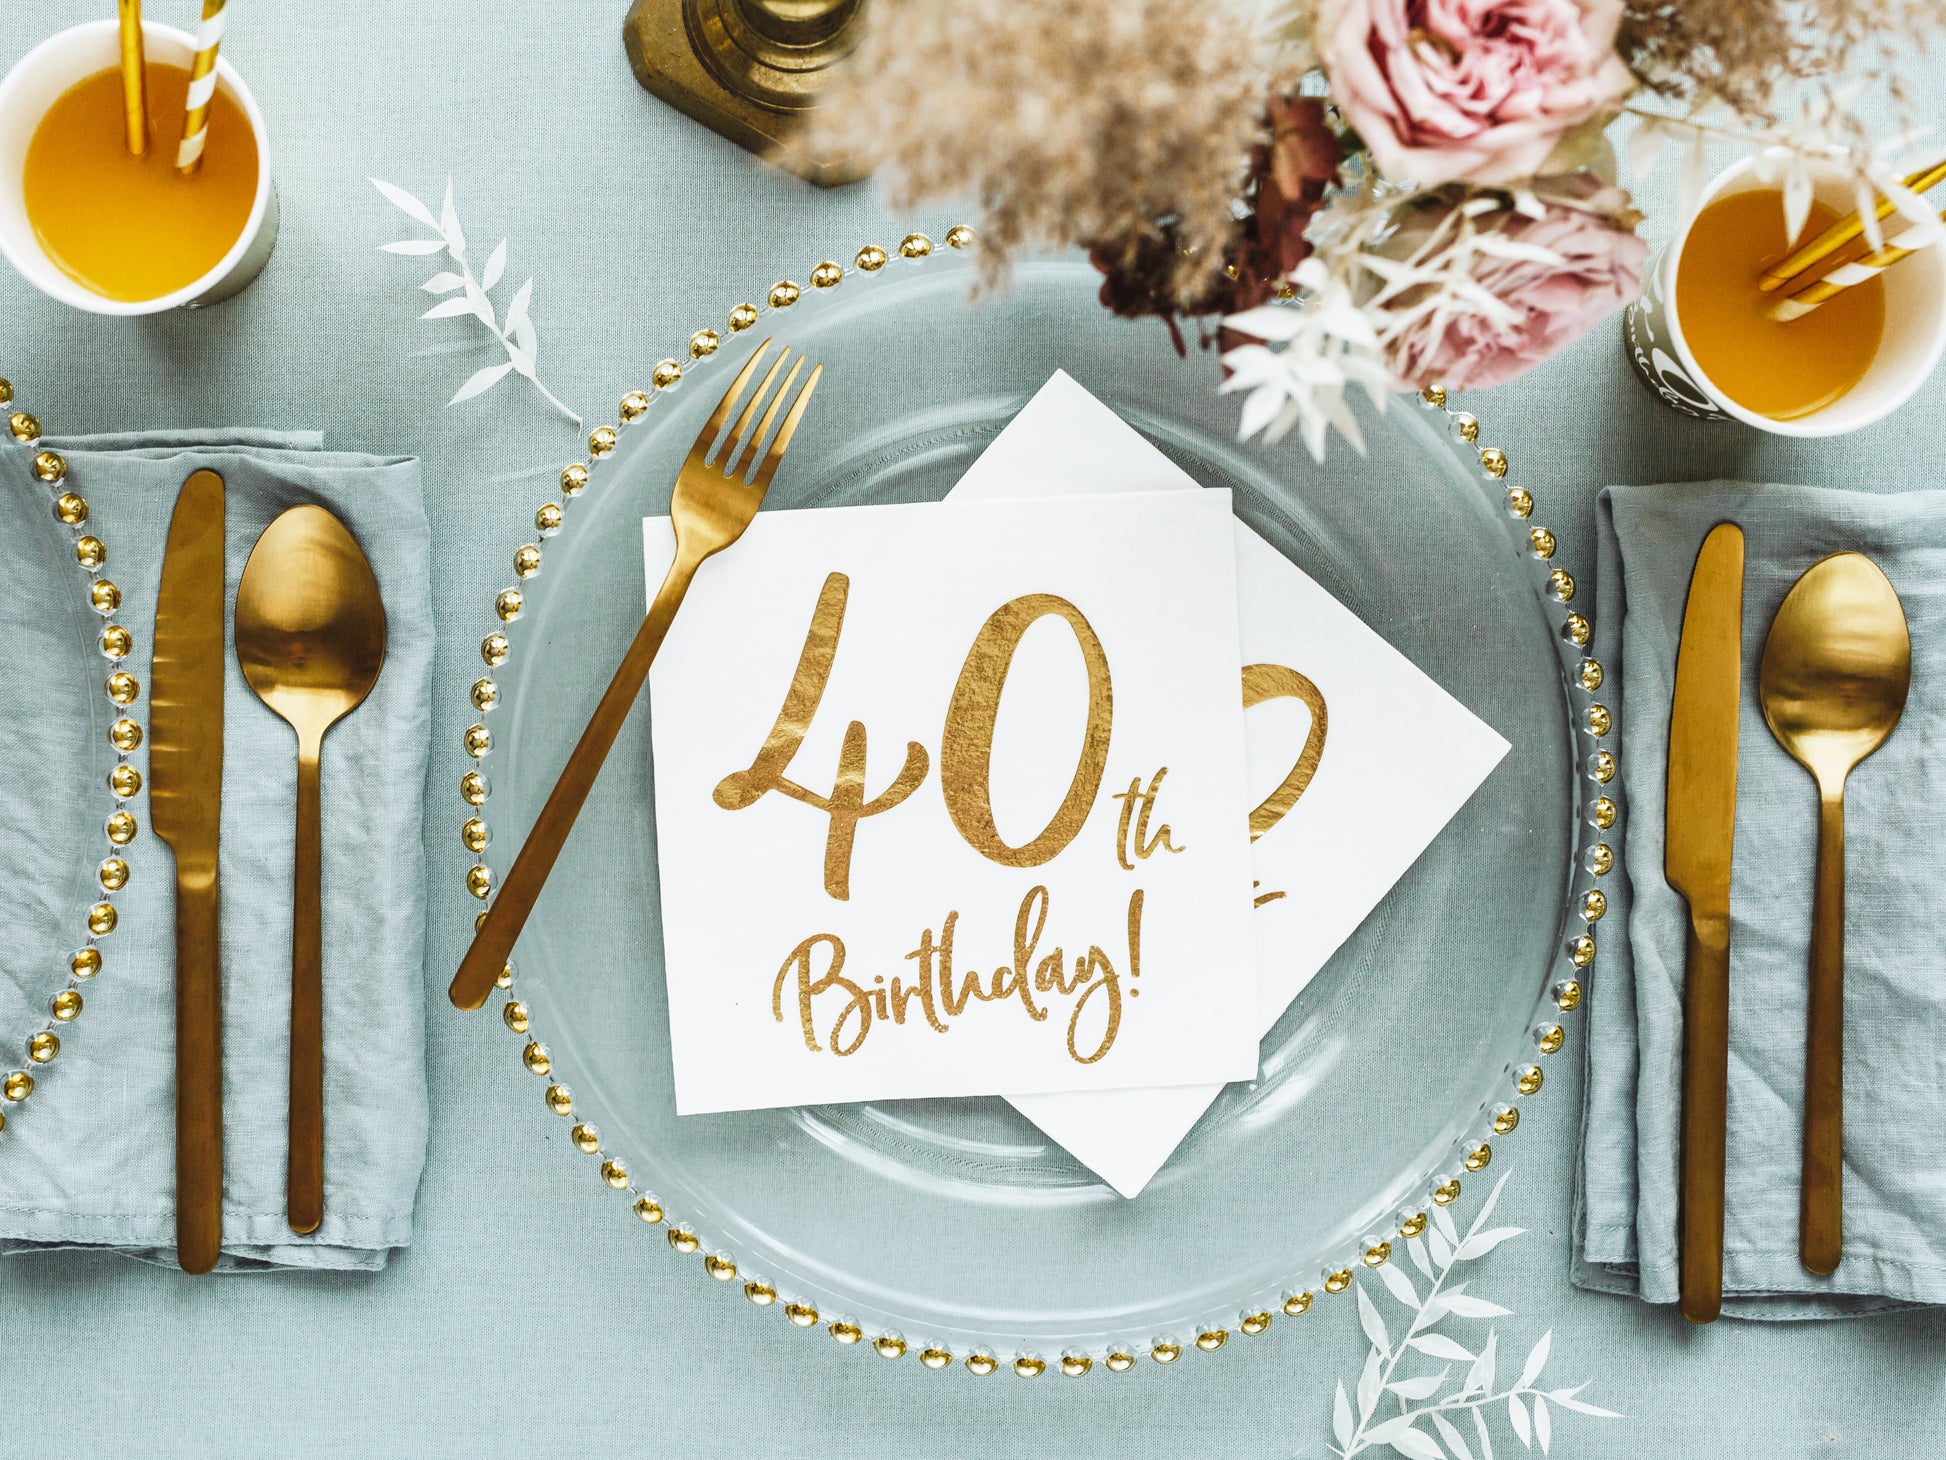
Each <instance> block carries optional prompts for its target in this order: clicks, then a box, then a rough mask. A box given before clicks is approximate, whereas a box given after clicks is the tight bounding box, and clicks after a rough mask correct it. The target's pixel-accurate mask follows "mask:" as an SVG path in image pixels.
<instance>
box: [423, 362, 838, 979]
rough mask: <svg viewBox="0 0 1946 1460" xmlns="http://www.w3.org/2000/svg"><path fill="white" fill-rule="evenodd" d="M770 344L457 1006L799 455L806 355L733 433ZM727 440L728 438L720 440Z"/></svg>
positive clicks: (691, 489) (506, 886) (813, 385)
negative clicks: (702, 600)
mask: <svg viewBox="0 0 1946 1460" xmlns="http://www.w3.org/2000/svg"><path fill="white" fill-rule="evenodd" d="M770 345H771V342H770V341H769V340H765V341H764V342H763V343H762V344H761V345H759V346H758V347H757V349H756V351H755V353H753V354H752V355H751V356H750V359H749V361H748V362H747V363H746V364H745V365H744V367H743V369H742V370H740V371H739V372H737V376H736V378H735V379H734V380H732V381H731V382H730V388H729V389H728V390H726V391H725V392H724V393H723V398H722V400H720V401H718V402H717V405H716V409H715V410H714V411H712V412H711V413H710V417H709V420H708V421H706V422H705V423H704V424H703V429H702V431H701V432H700V433H699V434H698V435H697V437H696V442H695V444H694V445H693V446H691V447H690V449H689V455H688V457H687V458H686V459H685V460H684V462H683V464H682V469H681V471H680V472H679V473H678V474H677V477H676V484H675V490H674V492H673V494H672V495H671V498H670V503H669V515H670V518H671V520H672V521H673V523H674V525H675V529H676V560H675V562H674V563H673V564H671V565H670V568H669V574H668V577H667V578H665V579H664V580H663V584H662V587H661V589H660V591H658V592H657V594H656V596H655V601H654V602H653V603H652V604H650V605H649V612H648V615H647V617H645V618H644V619H643V620H642V627H641V628H640V629H639V630H637V632H636V635H635V640H634V642H633V643H631V644H630V645H629V648H628V653H627V654H626V655H624V656H623V659H622V662H621V666H620V667H619V668H618V669H617V670H616V671H615V677H614V679H613V680H612V681H611V682H610V683H609V686H608V689H607V691H606V692H605V693H604V694H603V695H602V697H601V703H600V704H599V705H597V706H596V708H595V713H594V716H593V718H591V719H590V720H589V721H588V727H587V729H585V730H584V731H582V732H581V739H580V741H579V742H578V743H577V744H576V745H575V747H574V750H573V752H572V753H571V754H570V755H569V757H568V761H567V764H566V765H565V766H564V767H562V770H561V775H560V779H559V780H557V781H556V782H555V783H554V789H553V791H552V792H550V793H549V795H548V798H547V804H546V805H544V806H543V807H542V808H541V813H540V815H539V816H538V817H536V818H535V820H534V826H533V829H532V830H531V831H530V832H528V834H527V840H526V841H525V842H523V843H522V844H521V848H520V852H519V854H518V855H517V856H516V857H515V858H514V864H513V868H512V870H511V871H509V872H508V874H507V880H506V881H505V882H504V883H503V884H502V885H501V887H500V890H499V892H498V893H497V894H496V895H495V897H494V899H493V902H492V904H491V906H489V907H488V909H487V911H486V912H485V913H484V914H482V915H481V919H480V924H479V928H478V930H477V931H476V932H475V934H474V936H473V944H472V946H471V947H470V948H469V949H467V952H466V957H465V958H464V959H463V960H462V961H461V963H460V966H459V971H458V972H457V973H456V974H454V976H453V982H452V987H451V988H450V989H449V990H448V993H449V996H450V997H451V999H452V1001H453V1003H454V1005H455V1006H456V1007H458V1008H461V1009H477V1008H479V1007H480V1006H481V1005H483V1004H484V1003H486V1001H487V997H488V995H490V994H491V993H492V992H493V987H494V981H495V980H496V979H497V978H498V977H499V976H500V971H501V970H502V969H503V968H505V967H506V965H507V960H508V959H509V958H510V957H511V956H512V955H513V950H514V944H515V943H516V942H517V941H518V940H519V938H520V931H521V929H522V928H523V927H525V926H526V923H527V918H528V915H529V914H530V913H532V912H533V910H534V904H535V902H536V901H537V900H538V899H539V898H540V894H541V889H542V887H544V886H545V885H546V883H547V877H548V873H550V872H551V871H552V870H553V868H554V862H555V859H556V858H558V857H559V856H560V854H561V848H562V847H563V846H564V845H566V843H567V839H568V833H569V832H570V831H572V830H573V829H574V822H575V818H576V817H577V816H578V815H579V814H580V812H581V807H582V805H583V804H584V803H585V802H586V801H587V799H588V793H589V792H590V791H591V790H593V789H594V784H595V778H596V777H597V776H598V775H600V774H601V767H602V763H603V762H604V761H605V760H607V758H608V752H609V750H610V749H611V748H612V747H613V746H614V744H615V737H616V736H617V735H619V734H620V733H621V729H622V724H623V722H624V721H625V720H627V718H628V712H629V710H630V709H631V708H632V707H633V706H634V704H635V701H636V698H637V697H638V696H639V695H640V694H641V692H642V686H643V685H644V684H646V683H647V682H648V678H649V669H650V667H651V666H652V665H653V664H654V663H655V656H656V654H657V652H658V651H659V650H660V649H661V648H662V641H663V639H664V638H665V637H667V635H668V633H669V625H670V624H671V623H673V622H674V621H675V617H676V611H677V610H678V609H679V608H681V607H682V601H683V597H684V595H685V594H687V593H688V592H689V585H690V583H691V582H692V581H693V580H694V579H695V576H696V570H697V569H698V568H699V567H701V566H702V564H703V562H704V561H705V560H706V559H708V558H711V557H714V556H715V555H716V554H717V553H720V552H722V551H723V549H724V548H726V547H729V546H730V545H731V544H732V543H734V542H735V541H736V540H737V539H738V538H740V537H742V536H743V533H744V530H745V529H746V528H748V527H749V526H750V524H751V522H752V521H753V520H755V518H756V515H757V509H758V508H759V507H761V506H762V505H763V500H764V493H765V492H766V491H768V490H769V489H770V483H771V479H772V478H773V477H775V476H776V475H777V468H778V466H779V464H780V463H781V462H782V461H783V459H784V453H785V452H786V451H787V450H789V449H790V444H791V437H792V436H793V435H795V434H796V432H797V427H798V423H799V422H800V421H802V420H803V419H804V412H805V410H806V409H807V408H808V407H809V406H810V404H811V395H812V393H813V392H814V391H816V390H817V388H818V381H819V379H820V378H821V377H822V376H823V374H824V366H822V365H814V366H812V367H811V373H810V375H809V376H808V377H806V379H805V381H804V385H803V388H802V389H801V390H799V391H798V393H797V395H796V397H795V399H793V400H792V401H791V404H790V406H789V407H788V409H786V407H785V404H784V402H785V399H786V398H787V397H789V396H790V394H791V390H792V387H793V386H795V385H796V384H797V377H798V375H799V373H800V372H801V371H802V370H803V368H804V365H805V357H804V356H803V355H802V354H801V353H800V354H799V355H798V357H797V363H796V364H794V365H792V366H791V368H790V373H789V374H788V375H786V376H785V377H784V381H783V384H782V385H779V386H777V389H776V392H775V394H773V393H772V390H771V387H772V386H773V385H774V384H776V381H777V376H778V372H779V371H781V370H783V368H784V365H785V362H786V361H788V360H789V359H790V355H791V352H790V349H789V347H788V346H786V347H785V348H784V349H783V351H782V353H781V354H779V355H778V357H777V359H776V360H775V362H773V363H772V365H771V367H770V369H769V371H768V372H767V373H766V374H765V375H764V378H763V383H762V384H761V385H759V386H758V387H757V391H756V394H755V395H753V396H752V397H751V398H750V404H749V406H748V407H747V408H746V409H745V410H744V412H743V415H742V416H741V417H740V418H739V419H738V421H737V423H736V425H735V427H734V428H732V429H730V430H729V431H725V430H724V427H725V426H726V425H728V424H729V420H730V417H731V415H732V414H733V413H734V412H735V411H736V408H737V405H738V403H739V402H740V401H741V400H742V399H743V393H744V391H745V390H746V389H748V387H749V384H750V380H751V378H752V377H753V376H754V375H755V374H756V372H757V367H758V366H759V365H761V364H762V363H763V361H764V358H765V357H766V356H767V355H768V354H769V353H770ZM766 400H768V401H769V408H768V409H767V410H766V409H764V403H765V401H766ZM760 410H762V411H763V417H762V419H761V420H759V419H758V414H757V413H758V412H759V411H760ZM780 412H782V413H783V422H782V424H781V425H779V424H778V422H777V417H778V415H779V413H780ZM773 425H775V426H776V427H777V432H776V435H775V437H774V438H773V439H772V440H771V443H770V447H769V449H768V450H767V451H765V452H763V456H762V460H761V462H760V461H759V459H758V452H759V449H760V448H761V447H762V446H763V442H764V438H765V437H766V436H769V435H770V432H771V427H772V426H773ZM719 437H721V438H722V439H721V440H720V441H719V439H718V438H719ZM719 446H720V447H721V449H722V455H721V456H720V457H717V459H715V460H712V458H713V457H716V456H717V449H718V447H719ZM753 467H755V468H756V473H755V475H754V476H752V475H751V469H752V468H753ZM746 478H748V480H747V481H746Z"/></svg>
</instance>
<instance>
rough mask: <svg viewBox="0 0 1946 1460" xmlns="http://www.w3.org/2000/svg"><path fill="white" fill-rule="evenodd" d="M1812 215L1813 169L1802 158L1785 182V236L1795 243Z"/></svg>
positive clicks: (1788, 240)
mask: <svg viewBox="0 0 1946 1460" xmlns="http://www.w3.org/2000/svg"><path fill="white" fill-rule="evenodd" d="M1810 217H1811V170H1810V169H1809V168H1808V167H1805V166H1803V165H1802V159H1801V158H1800V159H1798V161H1797V162H1796V163H1795V164H1794V165H1793V166H1792V168H1791V175H1790V177H1789V178H1788V179H1787V180H1786V181H1785V183H1784V238H1785V240H1786V241H1787V242H1789V243H1791V244H1793V245H1795V244H1796V243H1797V241H1798V238H1799V235H1801V234H1802V233H1803V232H1804V225H1805V223H1807V222H1808V221H1809V220H1810Z"/></svg>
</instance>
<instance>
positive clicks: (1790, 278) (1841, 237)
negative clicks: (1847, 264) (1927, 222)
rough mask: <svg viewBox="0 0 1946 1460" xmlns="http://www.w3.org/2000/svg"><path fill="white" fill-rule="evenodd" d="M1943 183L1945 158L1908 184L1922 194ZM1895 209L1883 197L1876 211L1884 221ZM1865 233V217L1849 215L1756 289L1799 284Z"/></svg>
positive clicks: (1776, 268) (1776, 266)
mask: <svg viewBox="0 0 1946 1460" xmlns="http://www.w3.org/2000/svg"><path fill="white" fill-rule="evenodd" d="M1942 182H1946V158H1943V159H1941V160H1940V161H1938V162H1935V163H1934V164H1933V165H1932V166H1931V167H1925V168H1921V169H1920V170H1919V171H1918V172H1915V173H1913V174H1912V176H1911V177H1908V178H1907V179H1906V180H1905V185H1906V186H1907V187H1908V188H1910V189H1911V190H1912V191H1913V192H1915V193H1923V192H1925V191H1926V190H1927V189H1929V188H1935V187H1937V186H1939V184H1940V183H1942ZM1892 208H1893V203H1892V200H1891V199H1890V198H1880V199H1879V200H1878V206H1877V208H1875V209H1874V210H1873V211H1874V212H1876V213H1877V214H1878V216H1879V217H1880V218H1884V217H1886V216H1888V215H1889V214H1890V213H1891V212H1892ZM1864 231H1865V219H1864V217H1863V215H1862V214H1858V213H1847V214H1846V215H1845V216H1844V217H1842V218H1840V219H1839V220H1838V221H1837V222H1836V223H1834V224H1832V225H1831V226H1830V227H1829V228H1827V229H1825V230H1824V232H1822V233H1820V234H1819V235H1818V236H1817V237H1816V238H1814V239H1812V240H1811V241H1810V242H1809V243H1807V244H1805V245H1804V247H1802V248H1800V249H1798V250H1797V251H1796V252H1795V253H1792V254H1789V255H1787V256H1786V257H1784V258H1783V259H1781V260H1779V261H1778V262H1777V263H1774V264H1772V265H1771V266H1770V267H1769V268H1767V269H1765V270H1764V272H1763V274H1762V276H1761V277H1760V278H1759V279H1758V280H1757V287H1758V288H1759V289H1761V290H1762V291H1763V292H1764V293H1766V294H1770V293H1773V292H1775V291H1776V290H1778V289H1782V288H1783V287H1784V286H1785V285H1786V284H1790V283H1794V282H1796V281H1797V277H1798V275H1800V274H1802V273H1803V272H1804V271H1805V270H1806V269H1809V268H1811V267H1813V266H1814V265H1817V264H1821V263H1823V262H1824V261H1825V260H1826V259H1828V258H1830V257H1831V255H1833V254H1834V253H1836V252H1837V251H1838V250H1839V249H1841V248H1843V247H1844V246H1845V245H1846V244H1848V243H1850V242H1851V241H1852V240H1853V239H1854V238H1856V237H1858V235H1859V234H1861V233H1863V232H1864Z"/></svg>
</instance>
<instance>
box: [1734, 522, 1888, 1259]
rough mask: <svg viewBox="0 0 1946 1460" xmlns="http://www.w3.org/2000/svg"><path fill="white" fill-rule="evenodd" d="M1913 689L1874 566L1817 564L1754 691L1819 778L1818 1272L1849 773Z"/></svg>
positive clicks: (1837, 1201) (1802, 1244)
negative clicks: (1911, 688)
mask: <svg viewBox="0 0 1946 1460" xmlns="http://www.w3.org/2000/svg"><path fill="white" fill-rule="evenodd" d="M1911 682H1912V637H1911V635H1910V634H1909V633H1908V631H1907V629H1906V622H1905V610H1904V609H1903V608H1901V607H1900V606H1899V595H1898V594H1897V593H1895V592H1894V591H1893V590H1892V585H1891V583H1890V582H1888V581H1887V579H1886V577H1885V574H1884V573H1882V572H1880V571H1879V567H1878V565H1877V564H1876V563H1874V562H1873V561H1872V560H1871V559H1870V558H1868V557H1865V556H1864V555H1863V554H1862V553H1834V554H1832V555H1831V556H1830V557H1828V558H1825V559H1823V560H1822V561H1820V562H1817V563H1814V564H1812V565H1811V567H1810V568H1808V569H1807V570H1806V571H1805V574H1804V576H1803V577H1802V578H1799V579H1798V580H1797V582H1796V583H1795V584H1794V585H1793V586H1792V588H1791V591H1790V592H1789V593H1787V594H1785V595H1784V602H1783V603H1782V605H1780V606H1779V608H1778V610H1777V617H1776V618H1775V619H1773V620H1771V625H1770V635H1769V637H1768V638H1766V639H1765V640H1764V660H1763V667H1762V669H1761V670H1760V671H1759V674H1758V690H1757V692H1758V697H1759V698H1760V699H1761V701H1762V703H1763V708H1764V720H1765V721H1766V722H1767V723H1768V724H1769V725H1770V733H1771V734H1773V735H1775V736H1776V737H1777V741H1778V743H1779V744H1780V745H1782V746H1783V747H1784V749H1785V750H1787V751H1789V752H1790V753H1791V755H1792V757H1793V758H1794V759H1796V760H1797V761H1798V762H1799V763H1800V764H1801V765H1803V767H1804V768H1805V769H1806V770H1808V771H1809V772H1810V773H1811V774H1812V775H1813V776H1814V777H1815V778H1816V779H1817V783H1818V804H1819V813H1818V878H1817V892H1816V895H1815V898H1814V900H1813V902H1812V904H1811V991H1810V1033H1809V1036H1808V1038H1807V1040H1806V1045H1805V1055H1804V1174H1803V1179H1802V1184H1801V1185H1802V1189H1801V1195H1800V1207H1799V1217H1798V1257H1799V1259H1800V1260H1801V1261H1802V1262H1803V1264H1804V1266H1805V1268H1806V1269H1807V1270H1808V1271H1810V1272H1816V1273H1828V1272H1831V1271H1834V1270H1835V1269H1836V1268H1837V1266H1838V1259H1839V1256H1840V1248H1841V1247H1842V1246H1843V1233H1844V1223H1843V1214H1844V1204H1843V1196H1844V1140H1843V1130H1844V1091H1845V1086H1844V1072H1845V778H1846V777H1847V776H1849V775H1850V774H1851V770H1852V767H1853V766H1855V765H1857V764H1858V763H1859V762H1860V761H1861V760H1863V759H1864V758H1865V757H1866V756H1868V755H1870V754H1871V753H1872V752H1873V751H1875V750H1877V749H1878V748H1879V746H1881V745H1883V744H1884V743H1885V738H1886V737H1887V736H1888V735H1890V734H1891V733H1892V729H1893V727H1894V726H1895V725H1897V724H1898V723H1899V716H1900V715H1901V714H1903V713H1904V712H1905V697H1906V690H1907V688H1908V687H1909V686H1910V684H1911Z"/></svg>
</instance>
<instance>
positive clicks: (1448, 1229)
mask: <svg viewBox="0 0 1946 1460" xmlns="http://www.w3.org/2000/svg"><path fill="white" fill-rule="evenodd" d="M1432 1224H1433V1227H1434V1229H1435V1230H1437V1231H1438V1233H1439V1235H1440V1236H1442V1237H1444V1238H1445V1239H1446V1240H1447V1242H1448V1243H1450V1244H1451V1245H1452V1246H1454V1247H1457V1246H1459V1228H1458V1227H1455V1226H1454V1225H1453V1214H1452V1213H1451V1212H1449V1211H1447V1210H1446V1208H1445V1207H1442V1206H1435V1207H1434V1208H1433V1209H1432ZM1441 1265H1442V1266H1443V1265H1444V1264H1441Z"/></svg>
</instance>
